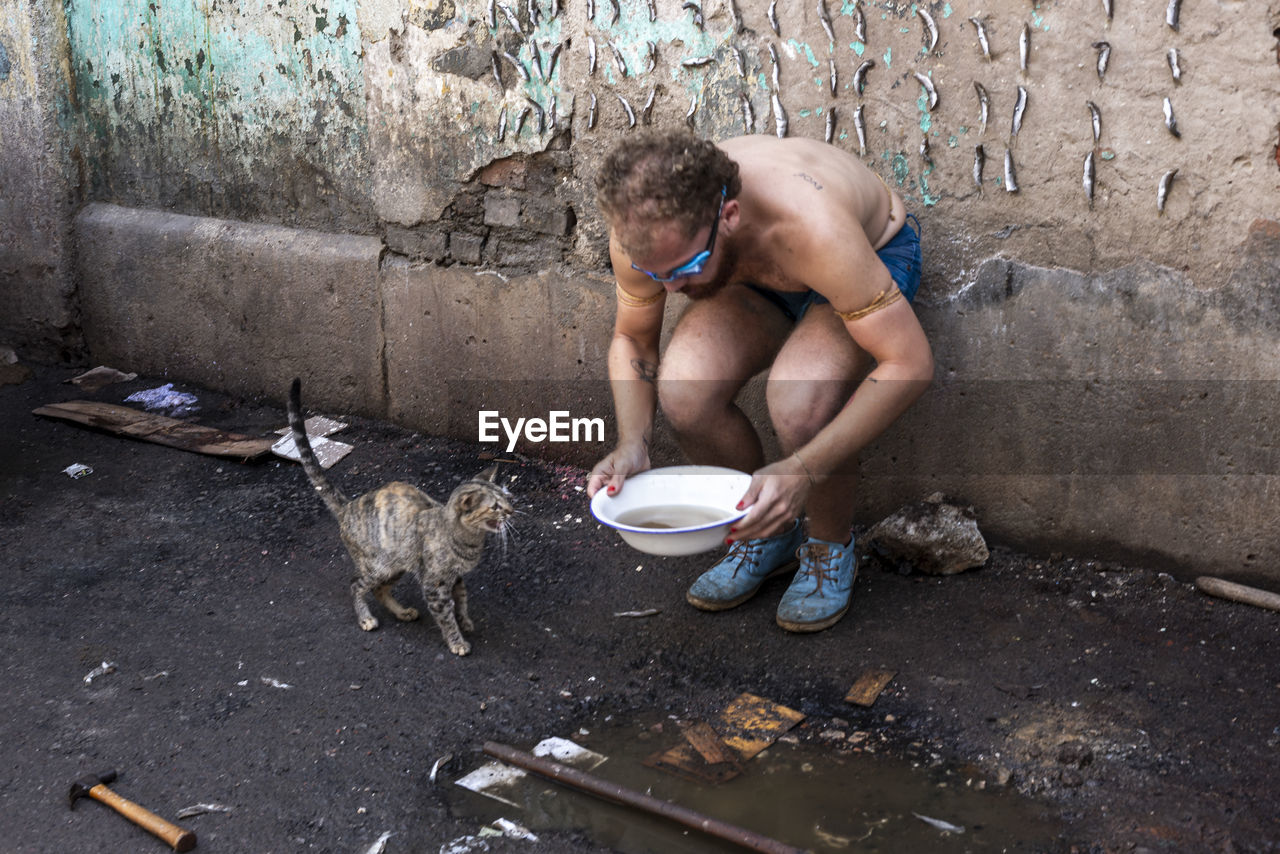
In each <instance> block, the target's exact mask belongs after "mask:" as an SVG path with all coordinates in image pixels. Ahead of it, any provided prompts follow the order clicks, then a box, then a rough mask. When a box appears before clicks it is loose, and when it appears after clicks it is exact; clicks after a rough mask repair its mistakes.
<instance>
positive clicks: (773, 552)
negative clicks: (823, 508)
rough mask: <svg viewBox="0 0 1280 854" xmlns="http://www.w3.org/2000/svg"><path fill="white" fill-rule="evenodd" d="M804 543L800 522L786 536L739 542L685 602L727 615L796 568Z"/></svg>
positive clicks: (691, 589) (779, 535) (695, 585)
mask: <svg viewBox="0 0 1280 854" xmlns="http://www.w3.org/2000/svg"><path fill="white" fill-rule="evenodd" d="M803 539H804V537H803V534H802V533H801V530H800V520H799V519H797V520H796V523H795V525H794V526H792V528H791V530H790V531H788V532H786V533H785V534H778V535H777V536H774V537H767V538H765V539H759V540H739V541H738V542H736V543H734V544H733V545H732V546H730V547H729V553H728V554H727V555H725V556H724V557H723V558H721V560H720V562H719V563H717V564H716V565H715V566H713V567H711V569H709V570H707V571H706V572H704V573H702V575H700V576H699V577H698V580H697V581H695V582H693V586H691V587H690V588H689V592H688V593H686V594H685V597H684V598H685V599H687V600H689V604H690V605H692V606H693V607H695V608H701V609H702V610H704V611H724V610H726V609H728V608H734V607H736V606H738V605H741V604H742V603H743V602H745V601H747V600H748V599H750V598H751V597H752V596H754V595H756V592H757V591H758V590H759V589H760V587H761V585H763V584H764V583H765V581H766V580H768V579H770V578H772V577H773V576H775V575H781V574H783V573H784V572H790V571H791V570H793V569H795V568H796V566H797V561H796V559H795V554H796V548H797V547H798V546H799V545H800V543H801V541H802V540H803Z"/></svg>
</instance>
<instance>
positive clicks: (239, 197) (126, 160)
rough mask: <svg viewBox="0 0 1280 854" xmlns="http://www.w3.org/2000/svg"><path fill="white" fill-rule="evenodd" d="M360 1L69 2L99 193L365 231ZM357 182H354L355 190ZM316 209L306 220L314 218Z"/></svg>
mask: <svg viewBox="0 0 1280 854" xmlns="http://www.w3.org/2000/svg"><path fill="white" fill-rule="evenodd" d="M356 5H357V0H323V2H303V0H243V2H239V3H236V4H217V3H212V4H211V3H209V2H207V0H203V2H196V0H188V2H173V3H154V2H149V0H115V2H112V3H89V2H82V0H67V3H66V6H67V19H68V32H69V37H70V43H71V54H72V70H73V75H74V84H73V85H74V87H75V99H76V102H77V103H78V105H79V107H80V112H79V113H78V114H77V115H69V116H67V117H66V119H65V121H66V122H68V123H71V122H82V123H83V128H84V131H85V135H86V137H87V139H86V144H85V145H84V146H83V150H84V151H85V153H86V157H87V158H88V159H89V160H90V161H91V164H90V165H91V172H92V174H93V175H94V177H95V181H96V184H97V186H96V188H95V190H96V193H97V194H98V195H101V196H104V197H110V198H114V199H117V200H121V201H126V202H131V203H135V204H156V203H157V202H158V203H160V204H165V205H167V206H174V207H178V208H180V209H182V208H196V209H199V210H200V212H203V213H221V214H224V215H230V216H237V217H240V218H254V216H255V214H258V213H259V212H260V211H264V210H269V209H272V208H276V209H278V208H279V200H280V199H286V200H290V201H294V202H297V203H303V204H299V205H296V206H295V213H296V214H297V215H299V219H302V220H306V219H311V220H313V221H316V224H326V225H330V226H333V225H346V226H347V227H350V226H352V225H354V224H355V222H354V221H353V220H354V219H358V215H356V216H354V218H353V213H352V212H353V211H354V210H356V209H358V208H360V207H363V203H362V201H361V199H362V197H363V194H364V192H365V191H364V189H363V187H362V186H361V184H362V182H360V181H359V180H358V179H359V177H360V176H361V175H362V174H363V173H364V166H363V151H364V149H365V136H366V131H365V128H364V112H365V111H364V87H363V77H362V59H361V53H362V50H361V39H360V32H359V27H358V26H357V24H356ZM352 178H354V179H357V180H349V179H352ZM303 208H305V211H304V210H303Z"/></svg>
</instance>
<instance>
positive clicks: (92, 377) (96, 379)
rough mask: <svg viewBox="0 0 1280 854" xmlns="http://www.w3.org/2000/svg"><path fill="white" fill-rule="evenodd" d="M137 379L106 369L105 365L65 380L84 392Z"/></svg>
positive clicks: (112, 369)
mask: <svg viewBox="0 0 1280 854" xmlns="http://www.w3.org/2000/svg"><path fill="white" fill-rule="evenodd" d="M137 378H138V375H137V374H126V373H124V372H123V371H117V370H116V369H115V368H108V367H107V366H106V365H98V367H96V368H94V369H93V370H91V371H85V372H84V373H83V374H81V375H80V376H78V377H72V378H71V379H69V380H67V382H69V383H74V384H75V385H78V386H80V388H82V389H84V390H85V391H97V390H98V389H100V388H103V387H104V386H109V385H111V384H112V383H126V382H129V381H130V380H136V379H137Z"/></svg>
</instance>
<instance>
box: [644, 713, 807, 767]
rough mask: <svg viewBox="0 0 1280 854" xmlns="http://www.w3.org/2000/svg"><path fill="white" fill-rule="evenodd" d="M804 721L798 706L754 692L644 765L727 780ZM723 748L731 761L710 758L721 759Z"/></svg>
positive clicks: (651, 757) (686, 731) (692, 729)
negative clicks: (785, 703)
mask: <svg viewBox="0 0 1280 854" xmlns="http://www.w3.org/2000/svg"><path fill="white" fill-rule="evenodd" d="M802 720H804V714H803V713H801V712H797V711H796V710H795V709H789V708H787V707H786V706H783V705H779V704H778V703H775V702H773V701H772V700H766V699H765V698H763V697H757V696H756V695H754V694H742V695H741V696H739V697H737V698H735V699H734V700H733V701H732V702H731V703H729V705H728V706H726V707H725V710H724V711H723V712H721V713H720V715H719V717H718V718H717V719H716V720H715V721H714V723H711V724H706V723H702V724H694V726H692V727H689V728H688V729H686V730H685V733H684V735H685V738H686V739H687V743H685V744H681V745H677V746H676V747H673V748H671V749H670V750H666V751H660V752H658V753H655V754H653V755H652V756H650V757H649V758H647V759H645V760H644V764H645V765H647V766H649V767H650V768H658V769H660V770H663V771H668V772H670V773H672V774H676V775H677V776H680V777H684V778H686V779H690V780H694V781H697V782H704V783H723V782H725V781H726V780H732V779H733V778H734V777H736V776H738V774H740V773H742V763H743V762H745V761H747V760H748V759H750V758H751V757H753V756H755V755H756V754H758V753H759V752H760V751H762V750H764V749H765V748H766V747H768V746H769V745H771V744H773V743H774V742H775V741H777V740H778V737H779V736H781V735H782V734H783V733H785V732H786V731H787V730H789V729H791V728H792V727H794V726H795V725H796V724H798V723H800V721H802ZM702 727H705V728H706V729H705V730H703V729H701V728H702ZM704 751H705V752H704ZM721 751H723V752H724V753H725V754H726V755H727V756H728V757H729V758H728V761H720V762H712V761H708V759H709V758H718V757H719V755H721V753H720V752H721Z"/></svg>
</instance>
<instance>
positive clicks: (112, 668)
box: [84, 661, 116, 685]
mask: <svg viewBox="0 0 1280 854" xmlns="http://www.w3.org/2000/svg"><path fill="white" fill-rule="evenodd" d="M115 672H116V664H115V662H114V661H104V662H102V663H101V664H99V665H98V666H97V667H95V668H93V669H92V670H90V671H89V672H88V673H86V674H85V677H84V684H86V685H92V684H93V680H95V679H97V678H98V677H99V676H106V675H107V674H108V673H115Z"/></svg>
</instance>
